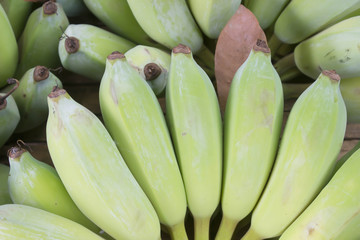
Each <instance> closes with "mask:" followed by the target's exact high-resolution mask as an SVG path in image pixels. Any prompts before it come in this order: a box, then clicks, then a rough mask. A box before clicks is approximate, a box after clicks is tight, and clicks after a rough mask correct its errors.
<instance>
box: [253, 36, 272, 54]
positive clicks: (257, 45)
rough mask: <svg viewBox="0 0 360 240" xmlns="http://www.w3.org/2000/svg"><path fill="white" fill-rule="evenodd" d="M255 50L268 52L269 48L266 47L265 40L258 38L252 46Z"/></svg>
mask: <svg viewBox="0 0 360 240" xmlns="http://www.w3.org/2000/svg"><path fill="white" fill-rule="evenodd" d="M253 49H254V50H255V51H260V52H264V53H270V48H269V47H268V45H267V43H266V41H264V40H261V39H258V40H257V41H256V43H255V45H254V47H253Z"/></svg>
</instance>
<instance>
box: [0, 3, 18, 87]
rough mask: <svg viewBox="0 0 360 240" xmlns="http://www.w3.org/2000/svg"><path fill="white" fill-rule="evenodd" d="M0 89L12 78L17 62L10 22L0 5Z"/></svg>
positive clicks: (14, 40)
mask: <svg viewBox="0 0 360 240" xmlns="http://www.w3.org/2000/svg"><path fill="white" fill-rule="evenodd" d="M0 29H1V41H0V53H1V54H0V88H2V87H4V86H5V85H6V80H7V79H8V78H11V77H13V74H14V73H15V70H16V66H17V61H18V45H17V42H16V38H15V35H14V31H13V30H12V27H11V24H10V21H9V19H8V17H7V15H6V12H5V11H4V9H3V7H2V5H0Z"/></svg>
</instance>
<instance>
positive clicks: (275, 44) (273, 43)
mask: <svg viewBox="0 0 360 240" xmlns="http://www.w3.org/2000/svg"><path fill="white" fill-rule="evenodd" d="M282 44H283V42H281V41H280V39H278V38H277V36H276V35H275V33H274V34H273V35H272V36H271V37H270V39H269V42H268V46H269V48H270V50H271V57H274V56H275V53H276V52H277V50H278V49H279V48H280V47H281V45H282Z"/></svg>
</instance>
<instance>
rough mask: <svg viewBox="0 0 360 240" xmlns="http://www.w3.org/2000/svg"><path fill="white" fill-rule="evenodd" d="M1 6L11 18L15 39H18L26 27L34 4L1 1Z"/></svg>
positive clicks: (18, 1)
mask: <svg viewBox="0 0 360 240" xmlns="http://www.w3.org/2000/svg"><path fill="white" fill-rule="evenodd" d="M0 4H1V5H2V7H3V8H4V10H5V12H6V14H7V16H8V18H9V21H10V24H11V27H12V29H13V31H14V34H15V37H16V38H18V37H19V36H20V34H21V33H22V31H23V29H24V27H25V23H26V20H27V18H28V16H29V14H30V11H31V7H32V2H29V1H24V0H0ZM1 29H2V28H1Z"/></svg>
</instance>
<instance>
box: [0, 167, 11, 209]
mask: <svg viewBox="0 0 360 240" xmlns="http://www.w3.org/2000/svg"><path fill="white" fill-rule="evenodd" d="M9 172H10V167H9V166H7V165H4V164H0V205H4V204H8V203H12V200H11V198H10V193H9V187H8V183H7V180H8V176H9Z"/></svg>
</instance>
